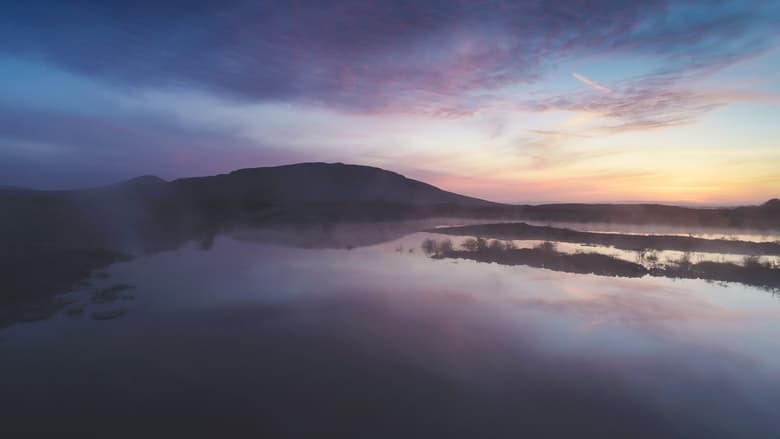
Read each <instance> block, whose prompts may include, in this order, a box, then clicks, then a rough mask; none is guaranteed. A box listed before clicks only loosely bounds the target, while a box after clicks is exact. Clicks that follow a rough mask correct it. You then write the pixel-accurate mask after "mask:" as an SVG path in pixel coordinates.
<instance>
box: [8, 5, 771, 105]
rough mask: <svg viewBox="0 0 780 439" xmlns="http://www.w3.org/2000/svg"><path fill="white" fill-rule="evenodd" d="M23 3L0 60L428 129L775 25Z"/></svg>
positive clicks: (735, 42)
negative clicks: (552, 77) (557, 84)
mask: <svg viewBox="0 0 780 439" xmlns="http://www.w3.org/2000/svg"><path fill="white" fill-rule="evenodd" d="M28 3H29V2H28ZM28 3H20V4H19V5H15V6H14V8H13V9H12V10H11V11H4V12H6V13H3V14H0V56H2V55H8V54H10V55H13V56H31V57H34V58H39V59H40V58H42V59H46V60H47V61H49V62H51V63H54V64H57V65H58V66H60V67H62V68H65V69H68V70H71V71H75V72H78V73H80V74H84V75H88V76H94V77H99V78H101V79H104V80H108V81H111V82H118V83H121V84H124V85H130V86H135V87H185V88H197V89H200V90H205V91H207V92H211V93H215V94H220V95H222V96H227V97H230V98H232V99H238V100H245V101H246V100H248V101H253V102H257V101H269V100H270V101H297V102H301V101H303V102H306V103H313V104H318V105H327V106H333V107H337V108H340V109H344V110H351V111H359V112H366V111H372V112H388V111H389V112H403V113H416V114H419V113H423V114H428V115H432V116H438V117H463V116H468V115H470V114H473V113H474V112H475V111H476V110H478V109H479V108H481V107H482V106H483V105H486V99H485V96H486V95H490V94H491V93H494V92H497V91H499V90H500V89H501V88H502V87H505V86H508V85H512V84H518V83H525V84H528V83H533V82H536V81H539V80H541V79H542V78H543V77H544V75H545V74H546V73H548V72H549V70H550V67H551V66H554V65H555V64H556V63H558V62H560V61H562V60H564V59H569V58H571V57H572V56H588V55H593V54H599V53H601V54H603V53H614V54H619V53H627V54H631V55H635V54H638V55H642V56H647V57H652V58H654V59H656V60H657V61H658V62H659V64H660V65H661V70H664V71H672V70H675V71H680V70H689V69H702V68H707V67H708V66H711V65H713V64H717V63H719V62H721V61H722V60H723V59H724V58H727V57H731V56H742V55H744V54H745V53H749V52H754V51H756V50H760V49H761V48H763V47H765V46H766V44H767V41H768V40H769V39H771V36H772V35H774V29H776V28H777V25H778V24H780V17H778V11H777V9H776V8H775V9H773V8H771V5H770V6H766V4H768V3H771V2H759V3H754V2H745V3H744V4H743V3H739V4H731V3H729V4H728V5H724V4H723V2H719V1H714V0H713V1H702V2H692V3H691V2H687V1H683V0H673V1H668V0H649V1H642V2H626V1H623V0H596V1H594V2H589V4H588V7H587V8H583V7H582V2H581V1H580V0H560V1H556V2H518V1H495V2H488V3H487V4H485V3H484V2H478V3H473V2H451V1H443V0H441V1H439V0H434V1H429V2H424V3H419V2H416V3H415V2H405V1H394V0H373V1H357V0H354V1H344V2H339V3H338V4H337V5H333V4H329V5H326V4H324V3H322V2H319V1H314V0H302V1H296V2H253V1H247V0H238V1H224V2H212V1H206V0H198V1H193V2H190V3H188V7H187V8H180V7H175V6H173V5H171V4H170V3H166V2H158V1H154V2H153V1H138V2H133V3H132V7H131V6H129V4H128V5H123V4H122V3H121V2H119V3H117V2H112V3H111V4H110V5H108V3H106V2H101V1H85V2H80V3H79V4H78V5H76V4H72V3H71V2H61V1H51V2H49V3H48V5H44V6H42V5H41V2H33V3H34V4H32V3H30V4H29V5H28ZM675 14H676V15H679V17H678V16H676V15H675ZM680 17H682V18H683V19H678V18H680ZM671 18H674V19H671ZM574 77H575V78H577V79H578V80H580V81H582V82H584V83H585V84H588V85H589V86H590V87H593V88H594V89H596V90H599V91H602V92H606V91H607V90H609V89H610V88H607V87H605V86H603V85H601V84H599V83H597V82H595V81H592V80H590V79H588V78H586V77H585V76H583V75H581V74H579V73H575V75H574Z"/></svg>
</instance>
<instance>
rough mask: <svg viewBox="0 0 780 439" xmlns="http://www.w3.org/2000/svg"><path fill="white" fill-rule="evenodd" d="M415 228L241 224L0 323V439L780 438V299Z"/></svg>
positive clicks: (116, 270)
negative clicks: (465, 254) (478, 244)
mask: <svg viewBox="0 0 780 439" xmlns="http://www.w3.org/2000/svg"><path fill="white" fill-rule="evenodd" d="M415 229H416V230H422V229H423V227H421V226H420V225H419V224H415V225H412V226H410V227H405V226H388V225H384V226H382V227H379V226H376V225H368V226H365V225H364V226H359V227H358V226H355V227H342V228H334V229H330V228H329V229H327V230H314V231H312V230H311V229H308V230H295V229H279V230H271V231H269V230H265V231H263V230H260V231H258V230H254V231H243V232H234V233H229V234H223V235H216V236H213V237H211V239H209V240H208V241H205V242H190V243H187V244H185V245H184V246H182V247H181V248H178V249H176V250H171V251H165V252H160V253H156V254H150V255H146V256H141V257H137V258H135V259H133V260H131V261H129V262H122V263H117V264H114V265H112V266H110V267H109V268H107V269H105V270H102V271H100V272H99V273H96V274H94V275H93V276H92V277H91V278H90V285H88V286H84V287H83V288H82V289H80V290H77V291H74V292H71V293H68V294H66V295H64V296H63V298H65V299H69V300H71V301H73V303H72V304H70V305H68V307H65V309H64V310H63V312H61V313H59V314H57V315H56V316H54V317H52V318H50V319H47V320H41V321H35V322H27V323H17V324H15V325H13V326H10V327H8V328H5V329H2V330H0V361H1V362H2V363H1V364H2V366H1V369H2V375H1V376H0V388H1V389H2V392H0V408H2V417H3V422H2V424H0V433H2V432H3V430H5V431H6V432H15V433H16V434H12V435H6V434H3V436H4V437H30V436H36V435H40V436H43V435H52V436H53V435H59V436H63V435H64V436H68V437H74V436H81V437H97V435H100V436H101V437H112V438H113V437H161V436H165V435H172V436H174V437H195V436H204V437H246V436H252V437H290V436H295V437H479V438H484V437H490V438H493V437H496V438H501V437H507V438H517V437H541V436H545V437H550V436H557V437H603V436H617V437H648V438H650V437H652V438H658V437H685V438H691V437H702V438H719V437H740V438H745V437H756V438H761V437H767V438H770V437H777V435H778V432H779V431H780V416H778V415H777V413H778V407H780V337H778V335H780V300H779V299H780V297H778V296H776V295H775V294H774V293H773V292H772V291H768V290H766V289H760V288H755V287H749V286H744V285H741V284H736V283H712V282H706V281H704V280H698V279H669V278H663V277H651V276H644V277H641V278H621V277H608V276H596V275H588V274H570V273H562V272H556V271H552V270H548V269H542V268H531V267H526V266H503V265H498V264H495V263H484V262H476V261H470V260H464V259H450V258H442V259H436V258H430V257H428V256H426V255H425V254H424V253H423V252H422V251H421V249H420V246H421V243H422V242H423V241H424V240H425V239H428V238H435V239H436V238H442V237H443V236H440V235H438V234H435V233H426V232H418V231H414V230H415ZM377 231H378V233H374V232H377ZM320 232H324V233H320ZM321 236H325V237H326V239H321ZM41 275H45V273H42V274H41ZM112 287H114V288H113V289H112ZM96 291H102V293H100V294H98V295H96ZM93 317H97V319H96V318H93Z"/></svg>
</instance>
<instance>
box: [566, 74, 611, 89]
mask: <svg viewBox="0 0 780 439" xmlns="http://www.w3.org/2000/svg"><path fill="white" fill-rule="evenodd" d="M571 75H572V76H574V78H575V79H578V80H579V81H581V82H582V83H583V84H585V85H589V86H591V87H593V88H595V89H596V90H598V91H600V92H602V93H611V92H612V90H610V89H608V88H607V87H604V86H603V85H601V84H599V83H598V82H596V81H594V80H592V79H589V78H586V77H585V76H583V75H580V74H579V73H577V72H574V73H572V74H571Z"/></svg>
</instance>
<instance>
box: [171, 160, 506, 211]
mask: <svg viewBox="0 0 780 439" xmlns="http://www.w3.org/2000/svg"><path fill="white" fill-rule="evenodd" d="M172 185H173V186H174V188H175V190H176V191H177V192H179V193H182V194H188V195H190V196H193V197H195V198H201V199H209V200H222V201H224V200H244V201H246V202H252V203H261V202H262V203H269V204H284V205H289V204H301V203H366V202H370V203H376V202H385V203H397V204H413V205H431V204H454V205H461V206H489V205H496V203H491V202H489V201H485V200H480V199H477V198H471V197H466V196H463V195H458V194H455V193H452V192H447V191H444V190H441V189H439V188H437V187H435V186H432V185H430V184H427V183H423V182H421V181H417V180H412V179H409V178H406V177H404V176H403V175H400V174H397V173H395V172H390V171H386V170H384V169H380V168H374V167H370V166H359V165H345V164H343V163H332V164H329V163H300V164H295V165H286V166H276V167H267V168H250V169H240V170H237V171H233V172H231V173H229V174H222V175H216V176H213V177H198V178H185V179H181V180H176V181H174V182H173V183H172Z"/></svg>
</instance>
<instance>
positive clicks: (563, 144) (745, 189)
mask: <svg viewBox="0 0 780 439" xmlns="http://www.w3.org/2000/svg"><path fill="white" fill-rule="evenodd" d="M778 29H780V1H777V0H768V1H764V0H755V1H728V0H723V1H721V0H696V1H682V0H647V1H625V0H592V1H583V0H556V1H549V0H534V1H521V0H517V1H500V0H496V1H477V0H475V1H465V0H461V1H457V0H446V1H443V0H442V1H438V0H431V1H407V0H404V1H384V0H383V1H375V0H347V1H341V2H326V1H308V0H302V1H299V0H286V1H268V2H262V1H228V0H220V1H201V0H186V1H184V0H182V1H164V0H159V1H144V0H138V1H132V2H126V1H108V0H100V1H89V0H82V1H78V0H71V1H67V2H65V1H59V0H58V1H43V0H41V1H25V2H0V185H10V186H23V187H32V188H40V189H64V188H76V187H86V186H96V185H103V184H110V183H114V182H117V181H121V180H124V179H128V178H132V177H135V176H138V175H149V174H153V175H158V176H160V177H162V178H165V179H174V178H181V177H188V176H198V175H212V174H217V173H224V172H229V171H231V170H234V169H239V168H247V167H257V166H272V165H282V164H288V163H296V162H308V161H326V162H345V163H355V164H364V165H371V166H378V167H382V168H385V169H389V170H392V171H396V172H399V173H402V174H404V175H406V176H409V177H411V178H416V179H420V180H423V181H426V182H428V183H431V184H435V185H437V186H439V187H441V188H443V189H447V190H450V191H454V192H459V193H463V194H466V195H471V196H477V197H481V198H486V199H490V200H494V201H502V202H527V203H542V202H563V201H565V202H621V201H623V202H626V201H629V202H639V201H661V202H674V203H702V204H723V205H727V204H728V205H730V204H754V203H760V202H763V201H766V200H767V199H769V198H773V197H778V196H780V32H779V31H778Z"/></svg>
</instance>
